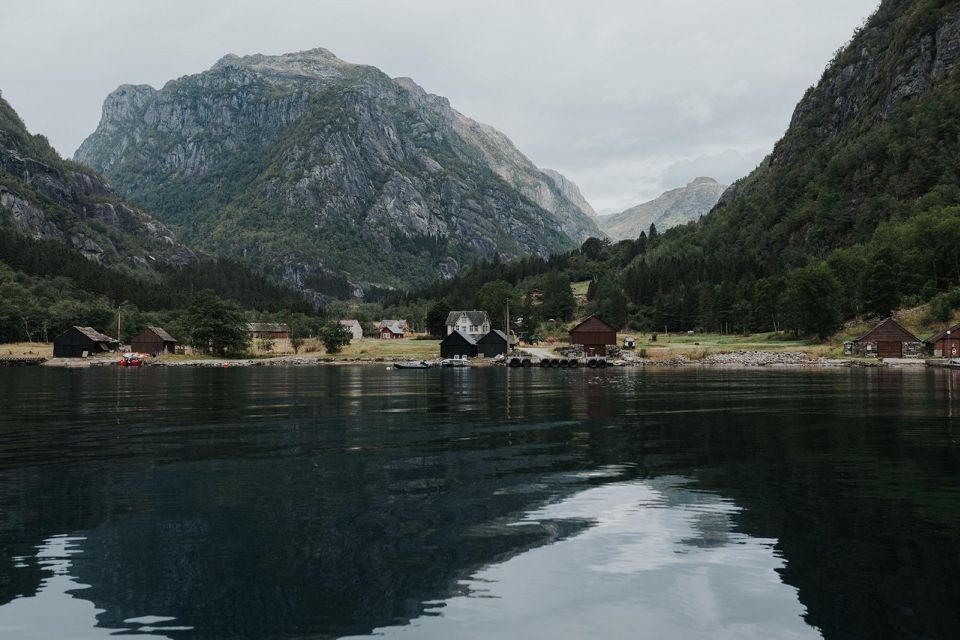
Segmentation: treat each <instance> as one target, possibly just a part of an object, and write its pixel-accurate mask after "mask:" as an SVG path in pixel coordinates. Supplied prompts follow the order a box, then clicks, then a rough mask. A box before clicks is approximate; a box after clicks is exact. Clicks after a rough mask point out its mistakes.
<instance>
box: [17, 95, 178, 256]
mask: <svg viewBox="0 0 960 640" xmlns="http://www.w3.org/2000/svg"><path fill="white" fill-rule="evenodd" d="M2 222H7V223H9V224H12V225H13V227H14V228H15V229H16V230H17V231H19V232H21V233H23V234H25V235H27V236H29V237H32V238H46V239H51V240H56V241H59V242H62V243H63V244H65V245H67V246H69V247H71V248H73V249H75V250H77V251H79V252H80V253H82V254H83V255H84V256H86V257H87V258H90V259H91V260H95V261H97V262H100V263H124V262H125V263H128V264H132V265H134V266H147V265H151V264H155V263H158V262H162V263H167V264H184V263H187V262H191V261H193V260H195V259H196V255H195V254H194V253H193V252H192V251H191V250H189V249H188V248H187V247H185V246H183V245H182V244H180V243H179V242H178V241H177V239H176V237H175V236H174V234H173V233H172V232H171V231H170V229H169V228H167V227H166V226H165V225H163V224H161V223H160V222H158V221H157V220H156V219H154V218H153V217H152V216H150V215H149V214H147V213H145V212H144V211H142V210H140V209H137V208H135V207H131V206H129V205H128V204H126V203H125V202H123V201H122V199H120V198H119V197H118V196H117V195H116V194H115V193H114V192H113V191H112V190H111V189H110V187H109V185H107V184H106V183H105V182H104V180H103V179H102V178H101V177H100V176H98V175H96V174H95V173H93V172H92V171H89V170H86V169H85V168H84V167H81V166H77V165H72V164H70V163H67V162H64V161H63V160H62V159H60V157H59V156H58V155H57V154H56V152H55V151H54V150H53V149H52V148H51V147H50V146H49V145H48V144H47V142H46V139H45V138H43V137H42V136H32V135H30V134H29V133H28V132H27V130H26V128H25V127H24V125H23V122H22V121H21V120H20V118H19V117H18V116H17V114H16V112H15V111H14V110H13V108H12V107H11V106H10V105H9V104H8V103H7V102H5V101H4V100H3V99H2V98H0V223H2Z"/></svg>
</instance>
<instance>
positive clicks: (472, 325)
mask: <svg viewBox="0 0 960 640" xmlns="http://www.w3.org/2000/svg"><path fill="white" fill-rule="evenodd" d="M446 324H447V335H450V334H451V333H453V332H454V331H459V332H460V333H463V334H466V335H468V336H470V337H472V338H473V339H474V341H476V340H478V339H480V338H481V337H483V336H485V335H487V334H488V333H490V317H489V316H488V315H487V312H486V311H451V312H450V313H448V314H447V323H446Z"/></svg>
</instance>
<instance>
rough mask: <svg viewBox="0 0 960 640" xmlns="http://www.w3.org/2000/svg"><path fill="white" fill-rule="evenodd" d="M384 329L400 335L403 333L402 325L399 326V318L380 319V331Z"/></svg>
mask: <svg viewBox="0 0 960 640" xmlns="http://www.w3.org/2000/svg"><path fill="white" fill-rule="evenodd" d="M384 329H388V330H389V331H390V333H394V334H396V335H398V336H402V335H403V333H404V331H403V327H402V326H400V321H399V320H381V321H380V332H381V333H382V332H383V330H384Z"/></svg>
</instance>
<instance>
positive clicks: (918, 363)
mask: <svg viewBox="0 0 960 640" xmlns="http://www.w3.org/2000/svg"><path fill="white" fill-rule="evenodd" d="M411 360H412V361H419V360H421V359H418V358H403V357H396V356H378V357H373V358H362V357H341V358H338V357H327V356H321V357H311V356H278V357H273V358H197V359H192V360H188V359H184V360H164V359H162V358H161V359H156V360H147V361H146V363H145V364H144V365H143V366H144V367H147V368H152V367H164V368H210V369H231V368H249V367H288V368H300V367H323V366H331V367H337V366H385V367H388V368H392V365H393V364H395V363H399V362H410V361H411ZM424 360H426V361H427V362H430V363H434V364H435V363H437V362H438V359H437V358H427V359H424ZM610 362H611V363H612V362H619V363H622V364H618V365H615V366H611V367H610V368H647V369H651V368H703V369H762V368H768V369H770V368H776V369H793V368H798V369H799V368H807V369H809V368H816V369H825V368H829V369H837V368H854V367H857V368H885V369H921V368H924V369H925V368H949V367H947V366H946V361H942V360H934V359H929V360H928V359H922V358H921V359H902V360H895V361H886V362H884V361H880V360H876V359H861V358H826V357H820V358H816V357H811V356H810V355H809V354H807V353H804V352H799V351H784V352H771V351H735V352H727V353H714V354H709V355H707V356H705V357H703V358H699V359H693V358H689V357H687V356H686V355H683V354H678V355H677V356H674V357H672V358H629V359H627V358H624V359H622V360H612V359H611V360H610ZM38 364H39V366H43V367H49V368H67V369H86V368H95V367H110V366H117V359H116V358H114V357H111V358H90V359H79V358H77V359H74V358H51V359H48V360H46V361H44V362H42V363H38ZM471 364H472V366H473V367H474V368H486V367H495V366H505V365H504V364H503V363H497V362H493V361H492V360H486V359H480V358H477V359H474V360H471ZM533 368H540V367H537V366H534V367H533ZM581 368H586V367H581Z"/></svg>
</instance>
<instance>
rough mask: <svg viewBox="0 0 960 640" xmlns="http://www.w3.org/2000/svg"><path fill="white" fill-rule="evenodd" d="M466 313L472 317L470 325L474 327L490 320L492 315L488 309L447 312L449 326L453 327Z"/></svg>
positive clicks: (468, 316)
mask: <svg viewBox="0 0 960 640" xmlns="http://www.w3.org/2000/svg"><path fill="white" fill-rule="evenodd" d="M464 314H466V315H467V318H469V319H470V325H471V326H474V327H479V326H481V325H484V324H487V323H488V322H490V317H489V316H488V315H487V312H486V311H451V312H450V313H448V314H447V326H448V327H452V326H454V325H455V324H457V320H459V319H460V316H462V315H464Z"/></svg>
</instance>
